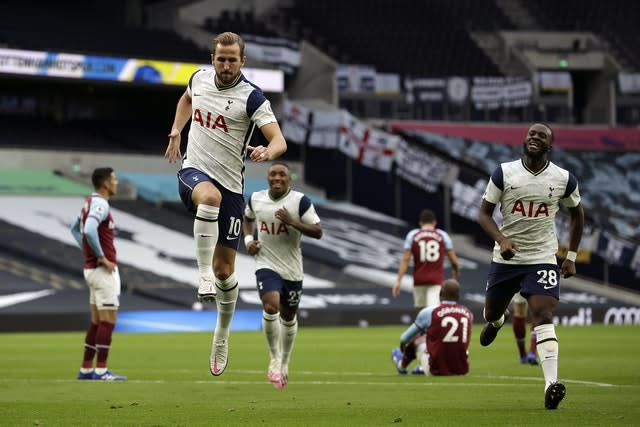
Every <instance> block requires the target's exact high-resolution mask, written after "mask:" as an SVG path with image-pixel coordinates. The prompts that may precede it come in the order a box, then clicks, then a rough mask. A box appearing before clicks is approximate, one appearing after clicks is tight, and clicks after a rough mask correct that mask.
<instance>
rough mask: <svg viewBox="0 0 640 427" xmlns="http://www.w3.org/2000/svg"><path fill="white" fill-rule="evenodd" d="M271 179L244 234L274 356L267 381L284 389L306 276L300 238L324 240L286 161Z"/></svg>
mask: <svg viewBox="0 0 640 427" xmlns="http://www.w3.org/2000/svg"><path fill="white" fill-rule="evenodd" d="M267 181H268V183H269V188H268V189H267V190H262V191H258V192H255V193H253V194H251V196H250V197H249V200H248V202H247V205H246V207H245V211H244V223H243V230H244V236H245V237H244V243H245V246H246V247H247V252H249V254H250V255H253V256H254V257H255V259H256V282H257V288H258V293H259V295H260V299H261V300H262V309H263V312H262V329H263V331H264V334H265V336H266V338H267V346H268V347H269V355H270V361H269V368H268V371H267V378H268V379H269V381H271V382H272V383H273V385H274V386H275V387H276V388H279V389H281V388H283V387H285V386H286V385H287V383H288V382H289V360H290V357H291V352H292V350H293V344H294V341H295V339H296V335H297V333H298V320H297V318H296V314H297V312H298V306H299V304H300V298H301V297H302V279H303V276H304V273H303V268H302V267H303V266H302V251H301V249H300V239H301V237H302V236H303V235H305V236H309V237H313V238H314V239H319V238H321V237H322V226H321V225H320V218H319V217H318V214H317V213H316V210H315V207H314V206H313V203H311V200H309V198H308V197H307V196H305V195H304V194H303V193H300V192H298V191H294V190H292V189H291V188H290V184H291V172H290V171H289V167H288V166H287V165H286V164H285V163H282V162H274V163H273V164H272V165H271V167H270V168H269V172H268V174H267ZM254 229H257V237H258V238H257V240H256V239H255V238H254V234H253V233H254Z"/></svg>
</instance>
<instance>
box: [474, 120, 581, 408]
mask: <svg viewBox="0 0 640 427" xmlns="http://www.w3.org/2000/svg"><path fill="white" fill-rule="evenodd" d="M552 143H553V131H552V130H551V128H550V127H549V126H547V125H545V124H542V123H536V124H534V125H532V126H531V127H530V128H529V130H528V132H527V136H526V138H525V140H524V158H523V159H520V160H515V161H512V162H507V163H503V164H501V165H500V166H499V167H498V168H497V169H496V170H495V171H494V172H493V174H492V175H491V179H490V180H489V184H488V185H487V189H486V191H485V193H484V196H483V200H482V205H481V206H480V212H479V215H478V221H479V222H480V225H481V226H482V228H483V230H484V231H485V232H486V233H487V234H488V235H489V237H491V238H492V239H493V240H494V241H495V242H496V243H495V246H494V250H493V260H492V262H491V267H490V270H489V274H488V278H487V289H486V294H485V306H484V317H485V319H486V320H487V322H488V323H487V324H486V325H485V327H484V329H483V330H482V332H481V334H480V344H482V345H483V346H488V345H489V344H491V343H492V342H493V340H494V339H495V337H496V335H497V334H498V331H499V329H500V327H502V325H503V324H504V320H505V310H506V309H507V306H508V305H509V301H511V298H512V297H513V295H514V294H515V293H516V292H518V291H519V292H520V294H521V295H522V296H523V297H524V298H526V300H527V303H528V304H529V309H530V310H531V315H532V321H533V324H534V325H536V326H535V329H534V330H535V333H536V338H537V352H538V359H539V361H540V365H541V366H542V372H543V374H544V379H545V393H544V394H545V407H546V408H547V409H556V408H557V407H558V404H559V403H560V401H562V399H563V398H564V396H565V394H566V388H565V386H564V384H562V383H560V382H558V339H557V336H556V331H555V327H554V325H553V311H554V309H555V307H556V305H557V303H558V299H559V295H560V275H562V276H564V277H565V278H568V277H571V276H573V275H574V274H576V265H575V260H576V251H577V250H578V245H579V244H580V239H581V238H582V228H583V226H584V212H583V209H582V205H581V204H580V193H579V191H578V181H577V180H576V178H575V176H573V175H572V174H571V173H569V172H568V171H567V170H565V169H562V168H560V167H558V166H556V165H555V164H553V163H552V162H550V161H549V160H547V156H548V154H549V152H550V151H551V147H552ZM560 201H562V202H563V204H564V205H565V206H566V207H567V208H568V209H569V212H570V215H571V220H570V225H569V252H568V253H567V257H566V259H565V260H564V261H563V262H562V266H561V267H560V268H558V264H557V261H556V255H555V254H556V252H557V250H558V239H557V236H556V234H555V226H554V221H555V215H556V213H557V212H558V210H559V207H560ZM498 203H500V206H501V207H500V210H501V212H502V218H503V220H502V227H500V228H498V225H497V224H496V222H495V220H494V219H493V217H492V215H493V211H494V209H495V207H496V205H497V204H498Z"/></svg>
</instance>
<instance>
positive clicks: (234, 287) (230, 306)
mask: <svg viewBox="0 0 640 427" xmlns="http://www.w3.org/2000/svg"><path fill="white" fill-rule="evenodd" d="M216 289H217V290H218V292H217V294H218V296H217V297H216V307H217V309H218V320H217V321H216V329H215V332H214V341H221V340H226V339H227V338H228V337H229V327H230V326H231V320H232V319H233V313H235V311H236V300H237V299H238V281H237V280H236V275H235V273H232V274H231V276H229V277H227V278H226V279H225V280H220V279H218V278H217V277H216Z"/></svg>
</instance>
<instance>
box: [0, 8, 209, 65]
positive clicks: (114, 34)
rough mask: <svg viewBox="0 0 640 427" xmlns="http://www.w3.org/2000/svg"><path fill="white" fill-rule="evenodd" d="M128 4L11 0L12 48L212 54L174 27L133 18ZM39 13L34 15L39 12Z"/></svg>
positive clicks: (7, 28) (181, 56)
mask: <svg viewBox="0 0 640 427" xmlns="http://www.w3.org/2000/svg"><path fill="white" fill-rule="evenodd" d="M125 7H126V6H125V4H124V3H119V4H118V3H116V4H112V3H103V2H96V1H87V2H81V3H76V4H74V5H73V7H68V8H61V7H60V6H59V5H57V4H55V3H51V2H47V1H45V0H36V1H33V2H29V3H24V2H9V3H7V4H5V5H4V6H3V9H4V11H3V14H2V17H0V22H1V27H2V29H3V33H4V35H5V40H6V44H7V47H10V48H20V49H34V50H53V51H61V52H68V53H85V54H91V53H93V54H106V55H113V56H125V57H126V56H133V57H139V58H155V59H164V60H182V61H195V62H200V61H201V60H202V58H206V57H207V56H208V54H209V52H207V51H205V50H202V49H200V48H198V47H197V46H196V45H195V44H193V43H192V42H189V41H186V40H184V39H182V38H181V37H179V36H178V35H177V34H176V33H174V32H172V31H164V30H156V29H149V28H145V25H144V22H143V19H142V18H140V19H138V20H135V19H128V17H131V16H132V15H135V14H131V13H127V10H126V9H125ZM36 9H37V10H38V13H33V11H34V10H36Z"/></svg>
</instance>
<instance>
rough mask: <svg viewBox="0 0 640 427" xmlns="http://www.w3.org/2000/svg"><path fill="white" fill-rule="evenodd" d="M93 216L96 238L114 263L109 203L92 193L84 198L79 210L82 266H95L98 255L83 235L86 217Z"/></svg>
mask: <svg viewBox="0 0 640 427" xmlns="http://www.w3.org/2000/svg"><path fill="white" fill-rule="evenodd" d="M89 217H93V218H95V219H96V220H97V221H98V224H99V225H98V238H99V239H100V246H101V247H102V251H103V252H104V256H105V257H106V258H107V259H108V260H109V261H111V262H113V263H114V264H115V263H116V247H115V245H114V237H115V224H114V222H113V218H112V217H111V209H109V203H108V202H107V201H106V200H105V199H103V198H102V197H100V196H99V195H97V194H92V195H91V196H88V197H86V198H85V199H84V203H83V204H82V209H81V210H80V229H81V230H82V252H83V253H84V268H96V267H97V266H98V257H97V256H96V254H95V253H94V252H93V250H92V249H91V246H89V243H88V242H87V238H86V236H85V235H84V224H85V222H86V221H87V218H89Z"/></svg>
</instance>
